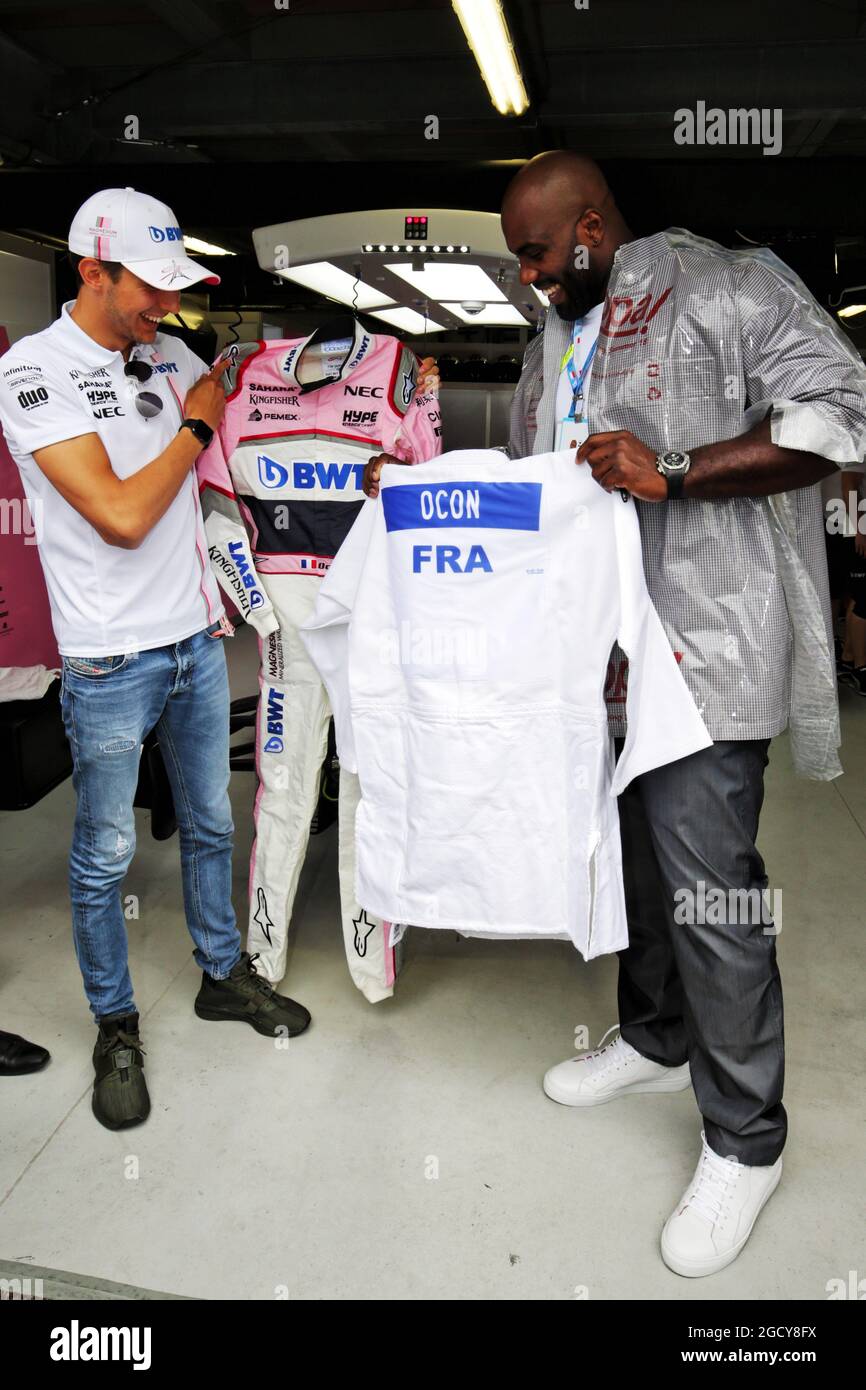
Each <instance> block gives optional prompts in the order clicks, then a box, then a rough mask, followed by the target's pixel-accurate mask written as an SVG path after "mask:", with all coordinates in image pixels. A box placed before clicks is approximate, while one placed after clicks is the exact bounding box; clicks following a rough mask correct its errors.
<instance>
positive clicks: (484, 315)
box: [441, 302, 529, 328]
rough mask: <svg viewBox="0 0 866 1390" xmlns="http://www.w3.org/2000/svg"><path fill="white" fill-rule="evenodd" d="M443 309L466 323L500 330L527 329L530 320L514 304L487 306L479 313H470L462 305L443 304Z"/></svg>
mask: <svg viewBox="0 0 866 1390" xmlns="http://www.w3.org/2000/svg"><path fill="white" fill-rule="evenodd" d="M441 308H443V309H447V310H448V312H449V314H454V315H455V317H456V318H458V319H462V320H463V322H464V323H472V324H475V323H477V324H485V325H487V326H489V327H494V326H498V327H500V328H505V327H511V326H512V325H513V326H514V327H515V328H526V327H527V325H528V324H529V319H525V318H524V317H523V315H522V314H521V312H520V310H519V309H515V307H514V305H513V304H485V305H484V308H483V309H481V310H480V311H479V312H477V313H474V314H473V313H470V312H469V311H468V310H467V309H465V308H464V307H463V305H462V304H458V303H454V304H446V303H444V302H443V303H442V305H441Z"/></svg>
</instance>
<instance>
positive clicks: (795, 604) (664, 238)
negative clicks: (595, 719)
mask: <svg viewBox="0 0 866 1390" xmlns="http://www.w3.org/2000/svg"><path fill="white" fill-rule="evenodd" d="M571 332H572V329H571V326H570V325H569V324H567V323H565V322H563V321H562V320H561V319H560V318H559V317H558V315H557V314H556V313H555V311H554V310H552V309H551V310H550V311H549V312H548V314H547V320H546V325H545V331H544V333H543V335H541V336H540V337H538V338H536V339H534V340H533V341H532V342H531V343H530V345H529V347H528V348H527V351H526V355H525V358H524V365H523V374H522V376H521V379H520V383H519V385H518V387H517V391H516V394H515V399H514V405H513V409H512V430H511V443H510V447H509V452H510V453H511V455H512V457H521V456H525V455H527V454H530V453H544V452H547V451H548V450H550V449H552V448H553V446H554V435H555V428H556V387H557V381H558V377H559V364H560V362H561V360H562V356H563V353H564V352H565V351H566V349H567V347H568V344H569V343H570V341H571ZM768 412H770V413H771V425H770V428H771V438H772V441H773V443H774V444H777V445H779V446H780V447H782V448H790V449H802V450H806V451H808V452H812V453H816V454H820V455H822V456H823V457H824V458H826V459H828V460H831V461H832V462H834V463H836V464H837V465H839V467H844V466H846V465H847V466H849V467H850V466H851V464H852V463H854V464H859V462H860V461H861V460H862V459H863V457H864V452H866V368H864V366H863V363H862V362H861V360H860V358H859V356H858V354H857V353H856V351H855V350H854V348H853V347H852V345H851V344H850V343H849V341H848V339H847V338H846V337H845V336H844V334H843V333H842V332H841V330H840V329H839V328H838V327H837V326H836V324H835V323H834V322H833V320H832V319H831V318H830V317H829V315H828V314H826V313H825V312H824V310H823V309H821V307H820V306H819V305H818V304H817V302H816V301H815V300H814V299H813V297H812V295H811V294H810V293H809V291H808V290H807V289H806V287H805V285H804V284H803V283H802V281H801V280H799V279H798V278H797V276H796V275H794V273H793V271H791V270H790V269H789V267H788V266H786V265H785V264H784V263H783V262H782V261H780V260H779V259H778V258H777V257H776V256H774V255H773V253H772V252H770V251H767V250H765V249H763V248H761V249H757V250H745V251H739V250H737V251H730V250H727V249H726V248H725V247H722V246H719V245H717V244H716V243H715V242H712V241H706V240H704V239H703V238H701V237H696V236H693V235H692V234H691V233H690V232H687V231H684V230H683V229H682V228H678V227H673V228H669V229H668V230H667V231H665V232H659V233H657V234H656V235H655V236H651V237H643V238H640V239H639V240H637V241H632V242H628V243H627V244H626V245H624V246H621V247H620V248H619V249H618V251H617V252H616V255H615V257H614V264H613V270H612V272H611V277H610V282H609V284H608V292H607V297H606V300H605V307H604V314H603V316H602V326H601V333H600V335H599V345H598V349H597V353H596V358H595V362H594V365H593V370H592V377H591V380H590V383H589V390H588V395H587V417H588V421H589V428H590V432H591V433H594V432H598V431H603V430H630V431H631V432H632V433H633V434H635V435H636V436H637V438H638V439H640V440H642V441H643V442H644V443H645V444H647V445H648V446H649V447H650V448H651V449H653V450H655V451H656V452H658V453H662V452H665V451H667V450H672V449H675V450H685V451H688V450H690V449H695V448H697V447H698V446H699V445H702V444H713V443H715V442H717V441H718V440H722V439H731V438H733V437H735V436H736V435H739V434H743V433H745V432H746V431H747V430H748V429H750V428H751V427H752V426H753V425H754V424H755V423H757V421H759V420H761V419H763V418H764V417H765V416H766V415H767V414H768ZM637 509H638V514H639V517H640V527H641V537H642V540H643V552H644V569H645V571H646V579H647V586H648V588H649V592H650V595H651V596H652V599H653V602H654V604H655V606H656V609H657V611H658V613H659V616H660V618H661V620H662V623H663V625H664V627H665V631H666V632H667V635H668V638H669V640H670V642H671V645H672V647H673V649H674V651H675V652H676V653H677V656H678V659H679V661H680V669H681V670H682V673H683V676H684V678H685V680H686V683H687V684H688V686H689V688H690V690H691V692H692V695H693V696H694V698H695V700H696V702H697V705H698V708H699V709H700V711H701V713H702V715H703V718H704V721H705V723H706V725H707V728H708V729H709V732H710V734H711V735H712V737H713V738H714V739H750V738H772V737H773V736H774V735H775V734H778V733H780V732H781V731H782V730H783V729H784V728H786V727H789V728H790V734H791V746H792V752H793V756H794V763H795V766H796V768H797V770H798V771H799V772H801V773H802V774H804V775H806V776H810V777H816V778H820V779H824V780H826V779H829V778H832V777H836V776H838V775H839V773H840V772H841V770H842V769H841V766H840V764H839V760H838V756H837V752H836V750H837V748H838V746H839V741H840V740H839V714H838V705H837V698H836V678H835V668H834V661H833V655H832V641H831V635H830V611H829V595H828V589H827V564H826V556H825V549H824V528H823V513H822V508H821V498H820V486H819V485H815V486H813V487H806V488H797V489H796V490H793V491H791V492H785V493H779V494H777V495H775V496H773V497H770V498H759V497H735V498H729V499H725V500H717V501H703V500H700V499H696V498H682V499H680V500H678V501H675V502H671V503H667V504H665V503H657V504H654V503H648V502H637ZM624 665H625V663H624V659H623V658H622V654H621V653H619V652H616V653H615V654H614V660H613V662H612V667H611V675H610V679H609V682H608V688H607V692H606V693H607V698H608V712H609V715H610V718H611V727H612V728H613V730H614V731H615V732H621V731H622V727H623V726H622V718H623V713H624V680H625V673H624Z"/></svg>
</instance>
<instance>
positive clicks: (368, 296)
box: [277, 261, 394, 309]
mask: <svg viewBox="0 0 866 1390" xmlns="http://www.w3.org/2000/svg"><path fill="white" fill-rule="evenodd" d="M277 274H278V275H282V276H283V278H284V279H286V280H294V281H295V283H296V284H298V285H306V287H307V289H308V290H315V291H316V292H317V293H318V294H325V295H327V296H328V297H329V298H330V299H336V300H338V301H339V302H340V304H348V305H349V306H350V308H353V309H372V308H374V307H375V306H377V305H380V304H393V303H394V300H393V299H392V298H391V296H390V295H389V294H383V293H382V291H381V290H376V289H374V288H373V286H372V285H366V284H365V283H364V281H363V280H356V279H355V277H354V275H349V274H348V272H347V271H345V270H340V268H339V266H336V265H331V262H330V261H311V262H310V264H309V265H301V266H297V267H296V268H295V269H294V270H278V271H277Z"/></svg>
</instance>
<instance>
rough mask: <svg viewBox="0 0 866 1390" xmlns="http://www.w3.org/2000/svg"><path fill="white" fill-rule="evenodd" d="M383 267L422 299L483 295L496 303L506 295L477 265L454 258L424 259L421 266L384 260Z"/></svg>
mask: <svg viewBox="0 0 866 1390" xmlns="http://www.w3.org/2000/svg"><path fill="white" fill-rule="evenodd" d="M385 269H386V270H390V271H391V274H392V275H399V277H400V279H401V280H405V281H406V283H407V284H408V285H411V286H412V288H413V289H414V290H417V292H418V293H419V294H421V295H423V296H424V298H425V299H434V300H436V301H437V302H439V301H441V300H443V299H483V300H484V301H485V302H488V301H493V302H494V303H499V302H500V301H502V300H504V299H505V298H506V296H505V295H504V294H503V293H502V291H501V290H500V289H499V287H498V285H495V284H494V283H493V281H492V280H491V278H490V276H489V275H488V274H487V272H486V271H485V270H482V269H481V266H480V265H460V264H459V262H455V261H433V262H431V261H425V263H424V268H423V270H419V269H418V266H417V264H416V265H410V264H409V263H408V262H407V261H397V262H391V261H386V263H385Z"/></svg>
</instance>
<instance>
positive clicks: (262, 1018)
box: [195, 951, 310, 1038]
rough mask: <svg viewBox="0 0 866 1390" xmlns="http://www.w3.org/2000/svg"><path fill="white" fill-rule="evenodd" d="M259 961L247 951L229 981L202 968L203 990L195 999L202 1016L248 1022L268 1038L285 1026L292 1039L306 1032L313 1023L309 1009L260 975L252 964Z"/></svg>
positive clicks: (215, 1019) (196, 1008) (276, 1035)
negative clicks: (217, 978)
mask: <svg viewBox="0 0 866 1390" xmlns="http://www.w3.org/2000/svg"><path fill="white" fill-rule="evenodd" d="M256 960H258V956H257V955H256V956H251V955H250V954H249V952H247V951H244V952H243V954H242V955H241V958H240V960H239V961H238V963H237V965H236V966H235V968H234V970H233V971H232V973H231V974H230V975H229V977H228V979H226V980H214V979H213V978H212V977H211V976H210V975H208V973H207V971H202V979H201V989H200V990H199V992H198V994H197V996H196V1001H195V1011H196V1013H197V1014H198V1016H199V1018H207V1019H210V1020H211V1021H213V1022H215V1023H216V1022H219V1021H220V1020H221V1019H233V1020H235V1021H238V1022H241V1023H249V1024H250V1025H251V1026H252V1027H253V1028H255V1030H256V1032H257V1033H264V1035H265V1037H267V1038H274V1037H278V1036H279V1034H278V1032H277V1030H278V1029H285V1030H286V1035H287V1036H288V1037H290V1038H294V1037H296V1036H297V1034H298V1033H303V1031H304V1029H305V1028H308V1027H309V1025H310V1014H309V1011H308V1010H307V1009H305V1008H304V1006H303V1004H297V1003H295V1000H294V999H287V998H286V996H285V995H283V994H277V993H276V991H275V990H274V988H273V986H272V985H269V984H268V982H267V980H263V979H262V977H261V975H259V974H257V972H256V967H255V965H254V963H253V962H254V961H256Z"/></svg>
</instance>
